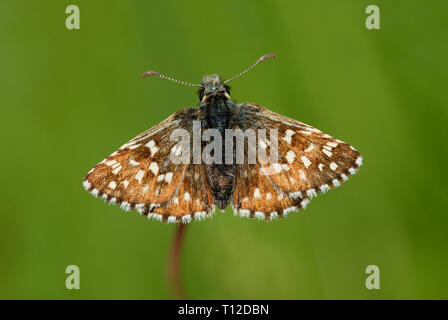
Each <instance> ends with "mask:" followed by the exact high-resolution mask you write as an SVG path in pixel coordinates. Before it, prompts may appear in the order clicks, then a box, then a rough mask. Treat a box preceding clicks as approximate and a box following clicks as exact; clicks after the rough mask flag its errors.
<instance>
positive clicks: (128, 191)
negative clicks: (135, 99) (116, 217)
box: [83, 108, 214, 223]
mask: <svg viewBox="0 0 448 320" xmlns="http://www.w3.org/2000/svg"><path fill="white" fill-rule="evenodd" d="M194 120H200V110H199V109H192V108H188V109H183V110H180V111H178V112H176V113H174V114H173V115H171V116H170V117H169V118H168V119H166V120H164V121H162V122H161V123H159V124H158V125H156V126H155V127H153V128H151V129H149V130H148V131H146V132H144V133H142V134H140V135H138V136H137V137H135V138H134V139H132V140H130V141H129V142H127V143H125V144H124V145H123V146H122V147H120V148H119V149H118V150H117V151H115V152H114V153H112V154H111V155H110V156H109V157H107V158H106V159H104V160H103V161H101V162H100V163H99V164H97V165H96V166H95V167H94V168H93V169H92V170H91V171H90V172H89V173H88V174H87V176H86V177H85V179H84V183H83V185H84V187H85V189H86V190H87V191H89V192H90V193H91V194H92V195H94V196H95V197H101V198H103V199H104V200H106V201H109V203H113V204H117V205H119V206H120V207H121V208H122V209H124V210H126V211H128V210H132V209H135V210H137V211H138V212H139V213H141V214H145V215H147V216H148V218H150V217H152V218H155V219H158V220H160V221H163V222H184V223H185V222H190V220H191V219H202V218H204V217H206V216H207V215H209V214H210V213H211V212H212V211H213V210H214V204H213V199H212V196H211V194H210V191H209V188H208V187H207V185H208V182H207V179H206V175H205V173H204V172H203V171H204V169H203V168H202V166H201V165H197V164H182V163H181V164H174V163H173V162H171V160H170V153H171V152H176V148H175V147H176V145H178V141H175V140H173V141H171V139H170V136H171V133H172V132H173V130H175V129H185V130H187V131H188V132H189V134H190V136H192V123H193V121H194ZM173 148H174V149H173ZM177 150H178V149H177ZM190 163H192V161H190Z"/></svg>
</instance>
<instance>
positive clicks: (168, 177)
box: [165, 172, 173, 183]
mask: <svg viewBox="0 0 448 320" xmlns="http://www.w3.org/2000/svg"><path fill="white" fill-rule="evenodd" d="M172 178H173V173H172V172H168V173H167V174H166V175H165V182H166V183H170V182H171V179H172Z"/></svg>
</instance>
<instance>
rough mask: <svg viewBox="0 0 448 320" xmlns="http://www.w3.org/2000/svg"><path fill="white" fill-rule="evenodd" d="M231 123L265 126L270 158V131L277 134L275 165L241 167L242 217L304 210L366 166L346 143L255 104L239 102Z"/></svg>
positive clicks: (237, 202) (238, 206)
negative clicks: (310, 203)
mask: <svg viewBox="0 0 448 320" xmlns="http://www.w3.org/2000/svg"><path fill="white" fill-rule="evenodd" d="M233 123H234V128H240V129H242V130H247V129H248V128H252V129H254V130H257V129H266V130H267V134H266V139H263V138H261V139H258V140H257V144H258V148H265V149H266V154H267V155H268V156H269V154H270V151H271V141H270V135H269V131H270V129H277V132H278V162H277V163H267V164H264V165H263V164H262V162H261V161H257V164H254V165H247V164H244V165H238V167H237V178H236V183H235V193H234V198H233V204H234V210H235V212H236V213H238V214H239V215H243V216H250V217H257V218H260V219H266V220H270V219H272V218H275V217H277V216H283V215H285V214H286V213H288V212H289V211H296V210H298V209H301V208H305V207H306V205H307V204H308V203H309V201H310V199H311V198H313V197H314V196H316V195H317V194H318V193H325V192H326V191H328V190H329V189H331V188H334V187H338V186H340V185H341V183H342V182H344V181H346V180H347V179H348V177H349V176H350V175H352V174H355V173H356V171H357V170H358V169H359V167H360V166H361V164H362V157H361V155H360V154H359V152H358V151H357V150H355V149H354V148H353V147H351V146H350V145H348V144H347V143H345V142H342V141H340V140H338V139H335V138H333V137H331V136H330V135H328V134H325V133H323V132H321V131H320V130H317V129H315V128H313V127H311V126H309V125H306V124H304V123H301V122H299V121H296V120H293V119H290V118H287V117H285V116H282V115H279V114H277V113H274V112H272V111H270V110H268V109H266V108H264V107H262V106H259V105H256V104H250V103H243V104H240V105H238V108H237V110H236V113H235V115H234V118H233ZM257 160H260V158H258V159H257ZM250 166H252V168H250Z"/></svg>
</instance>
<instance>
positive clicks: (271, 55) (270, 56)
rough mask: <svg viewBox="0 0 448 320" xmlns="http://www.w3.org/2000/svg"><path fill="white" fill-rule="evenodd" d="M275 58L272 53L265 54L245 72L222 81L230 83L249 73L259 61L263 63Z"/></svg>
mask: <svg viewBox="0 0 448 320" xmlns="http://www.w3.org/2000/svg"><path fill="white" fill-rule="evenodd" d="M276 58H277V56H276V55H275V54H273V53H270V54H265V55H264V56H262V57H261V58H259V59H258V60H257V61H255V63H254V64H252V65H251V66H250V67H249V68H247V69H246V70H243V71H241V72H240V73H238V74H236V75H234V76H233V77H232V78H230V79H227V80H226V81H224V83H227V82H230V81H232V80H234V79H236V78H238V77H239V76H242V75H243V74H245V73H246V72H247V71H249V70H250V69H252V68H253V67H255V66H256V65H257V64H259V63H260V62H261V61H264V60H266V59H276Z"/></svg>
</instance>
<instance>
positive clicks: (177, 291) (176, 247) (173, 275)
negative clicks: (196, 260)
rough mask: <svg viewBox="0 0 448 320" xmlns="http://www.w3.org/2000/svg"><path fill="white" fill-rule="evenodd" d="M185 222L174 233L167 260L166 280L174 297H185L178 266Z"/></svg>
mask: <svg viewBox="0 0 448 320" xmlns="http://www.w3.org/2000/svg"><path fill="white" fill-rule="evenodd" d="M186 227H187V225H186V224H183V223H180V224H179V225H178V227H177V229H176V233H175V235H174V240H173V244H172V247H171V252H170V257H169V261H168V270H167V271H168V282H169V284H170V289H171V292H172V294H173V296H174V298H175V299H186V296H185V293H184V290H183V286H182V276H181V267H180V255H181V251H182V243H183V240H184V235H185V228H186Z"/></svg>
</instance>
